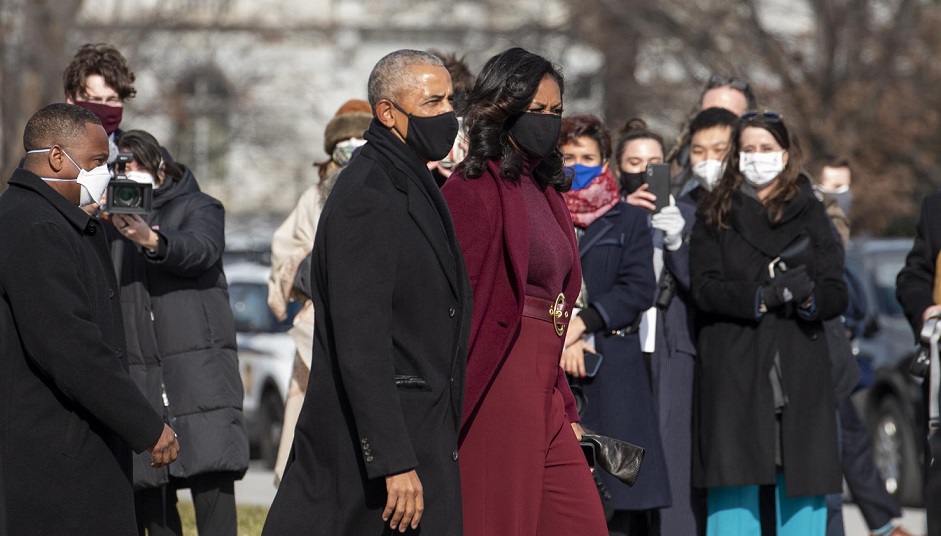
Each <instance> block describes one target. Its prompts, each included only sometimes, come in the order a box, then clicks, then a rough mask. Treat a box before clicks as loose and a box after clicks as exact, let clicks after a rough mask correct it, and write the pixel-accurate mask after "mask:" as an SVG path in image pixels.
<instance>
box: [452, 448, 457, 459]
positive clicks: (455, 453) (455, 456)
mask: <svg viewBox="0 0 941 536" xmlns="http://www.w3.org/2000/svg"><path fill="white" fill-rule="evenodd" d="M451 459H452V460H454V461H457V451H456V450H455V451H454V452H452V453H451Z"/></svg>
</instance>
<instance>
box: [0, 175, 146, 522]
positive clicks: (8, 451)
mask: <svg viewBox="0 0 941 536" xmlns="http://www.w3.org/2000/svg"><path fill="white" fill-rule="evenodd" d="M9 185H10V187H9V189H8V190H7V191H6V192H5V193H4V194H3V196H0V230H2V231H0V445H2V448H3V455H2V468H0V472H2V473H3V474H2V477H0V481H2V483H3V486H5V487H4V489H3V491H2V492H0V497H4V498H5V501H6V505H5V507H6V516H7V524H8V527H7V528H8V529H9V531H10V534H24V535H25V534H28V535H35V534H95V535H108V534H121V535H131V534H137V526H136V523H135V521H134V500H133V493H132V488H131V449H132V448H133V449H134V450H135V451H137V452H142V451H144V450H146V449H148V448H150V447H152V446H153V445H154V443H156V442H157V439H158V437H159V436H160V434H161V432H162V430H163V421H162V419H161V417H160V415H159V414H158V413H157V412H156V411H155V410H154V409H153V408H152V407H151V406H150V404H148V402H147V400H145V399H144V397H143V396H142V395H141V393H140V391H139V390H138V389H137V387H135V386H134V383H133V382H132V381H131V379H130V378H129V377H128V374H127V361H126V355H125V346H124V328H123V326H122V323H121V306H120V303H119V300H118V287H117V282H116V281H115V277H114V270H113V268H112V265H111V259H110V257H109V255H108V245H107V242H106V240H105V235H104V231H103V228H102V224H101V222H99V221H98V220H95V219H92V218H90V217H89V216H88V215H87V214H85V213H84V212H82V211H81V210H80V209H79V208H78V207H76V206H74V205H72V204H71V203H69V202H68V201H66V199H65V198H64V197H62V196H61V195H60V194H58V193H57V192H56V191H54V190H53V189H52V188H50V187H49V186H47V185H46V184H45V183H44V182H42V180H41V179H39V178H38V177H37V176H36V175H34V174H32V173H30V172H28V171H26V170H23V169H18V170H16V171H15V172H14V174H13V177H12V178H11V179H10V183H9Z"/></svg>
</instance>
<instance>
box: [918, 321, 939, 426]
mask: <svg viewBox="0 0 941 536" xmlns="http://www.w3.org/2000/svg"><path fill="white" fill-rule="evenodd" d="M920 337H921V342H922V344H927V345H928V348H929V352H930V356H931V358H930V362H929V365H928V366H929V372H928V382H929V383H928V429H929V433H930V431H933V430H937V429H938V428H939V425H941V401H939V400H938V396H939V394H941V363H938V361H939V349H938V341H939V339H941V318H939V317H937V316H932V317H929V318H928V319H927V320H925V324H924V326H922V328H921V336H920Z"/></svg>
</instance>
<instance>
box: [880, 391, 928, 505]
mask: <svg viewBox="0 0 941 536" xmlns="http://www.w3.org/2000/svg"><path fill="white" fill-rule="evenodd" d="M875 417H876V418H875V422H874V427H873V429H872V451H873V457H874V458H875V462H876V467H878V468H879V472H880V474H881V475H882V479H883V481H884V482H885V489H886V491H888V492H889V494H890V495H892V496H893V497H895V498H896V499H897V500H898V501H899V502H900V503H901V504H903V505H913V504H917V503H919V502H920V495H921V489H920V488H921V485H920V484H921V483H920V478H919V474H920V473H919V471H920V470H919V463H918V454H917V452H918V451H917V448H916V446H915V432H914V429H913V428H912V423H910V422H909V421H908V419H906V417H905V412H903V411H902V407H901V406H900V405H899V401H898V399H896V398H895V397H893V396H886V397H883V398H882V399H881V400H880V401H879V406H878V409H877V412H876V416H875Z"/></svg>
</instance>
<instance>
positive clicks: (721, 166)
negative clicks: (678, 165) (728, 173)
mask: <svg viewBox="0 0 941 536" xmlns="http://www.w3.org/2000/svg"><path fill="white" fill-rule="evenodd" d="M724 172H725V162H720V161H718V160H703V161H702V162H700V163H698V164H696V165H695V166H693V175H695V176H696V178H697V179H699V184H701V185H702V187H703V188H705V189H706V190H708V191H710V192H711V191H712V189H713V188H715V187H716V184H718V183H719V179H721V178H722V173H724Z"/></svg>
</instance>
